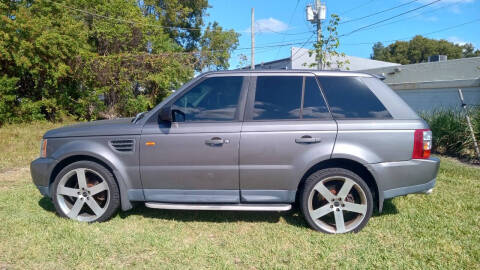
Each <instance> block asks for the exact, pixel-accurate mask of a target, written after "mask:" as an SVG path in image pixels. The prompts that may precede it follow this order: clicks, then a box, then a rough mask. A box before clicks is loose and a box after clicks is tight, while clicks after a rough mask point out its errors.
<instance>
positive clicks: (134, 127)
mask: <svg viewBox="0 0 480 270" xmlns="http://www.w3.org/2000/svg"><path fill="white" fill-rule="evenodd" d="M431 146H432V133H431V131H430V130H429V129H428V125H427V124H426V123H425V122H424V121H423V120H422V119H421V118H420V117H418V115H417V114H416V113H415V112H414V111H413V110H412V109H410V107H409V106H408V105H407V104H406V103H405V102H404V101H403V100H402V99H401V98H400V97H399V96H397V95H396V94H395V93H394V92H393V91H392V90H391V89H390V88H388V86H386V85H385V84H384V83H383V82H381V81H380V80H379V79H378V78H376V77H374V76H372V75H368V74H364V73H353V72H330V71H285V70H283V71H225V72H209V73H205V74H202V75H200V76H198V77H197V78H195V79H193V80H192V81H190V82H189V83H187V84H185V85H184V86H183V87H182V88H180V89H179V90H178V91H176V92H175V93H174V94H172V95H171V96H170V97H168V98H167V99H166V100H164V101H163V102H162V103H160V104H159V105H158V106H156V107H155V108H154V109H152V110H151V111H149V112H146V113H142V114H139V115H137V117H135V118H133V119H132V118H128V119H117V120H104V121H95V122H90V123H84V124H79V125H74V126H69V127H63V128H59V129H55V130H50V131H48V132H47V133H46V134H45V135H44V137H43V140H42V143H41V156H40V158H38V159H36V160H35V161H33V162H32V164H31V172H32V178H33V182H34V183H35V185H36V186H37V187H38V189H39V190H40V192H41V193H42V194H43V195H45V196H47V197H50V198H52V200H53V203H54V205H55V208H56V210H57V212H58V214H59V215H60V216H62V217H68V218H71V219H74V220H79V221H87V222H93V221H105V220H107V219H109V218H110V217H112V216H113V215H114V214H115V213H116V211H117V210H118V208H119V207H121V209H122V210H128V209H130V208H132V204H134V202H143V203H145V205H146V207H150V208H158V209H190V210H192V209H193V210H245V211H287V210H290V208H291V206H292V204H294V203H296V205H298V207H299V208H300V210H301V212H302V213H303V215H304V216H305V219H306V221H307V223H308V224H309V225H310V226H311V227H312V228H313V229H315V230H319V231H322V232H325V233H345V232H358V231H359V230H361V229H362V228H363V227H364V226H365V224H366V223H367V222H368V220H369V218H370V217H371V215H372V211H373V209H374V208H378V211H379V212H381V211H382V206H383V202H384V200H385V199H389V198H392V197H395V196H401V195H406V194H410V193H427V192H429V191H431V189H432V188H433V187H434V185H435V179H436V175H437V171H438V167H439V160H438V159H437V158H432V157H430V149H431Z"/></svg>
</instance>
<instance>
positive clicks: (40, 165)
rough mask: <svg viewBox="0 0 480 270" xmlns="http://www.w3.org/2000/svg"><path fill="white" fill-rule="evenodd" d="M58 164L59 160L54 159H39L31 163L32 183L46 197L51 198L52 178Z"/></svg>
mask: <svg viewBox="0 0 480 270" xmlns="http://www.w3.org/2000/svg"><path fill="white" fill-rule="evenodd" d="M57 163H58V162H57V160H55V159H52V158H37V159H35V160H34V161H32V163H30V173H31V174H32V181H33V183H34V184H35V185H36V186H37V188H38V190H39V191H40V193H41V194H42V195H44V196H47V197H50V192H49V186H50V176H51V175H52V171H53V169H54V168H55V166H56V165H57Z"/></svg>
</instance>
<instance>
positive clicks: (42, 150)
mask: <svg viewBox="0 0 480 270" xmlns="http://www.w3.org/2000/svg"><path fill="white" fill-rule="evenodd" d="M40 157H47V139H42V141H41V142H40Z"/></svg>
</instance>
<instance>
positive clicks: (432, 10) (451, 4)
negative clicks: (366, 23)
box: [372, 2, 458, 29]
mask: <svg viewBox="0 0 480 270" xmlns="http://www.w3.org/2000/svg"><path fill="white" fill-rule="evenodd" d="M457 3H458V2H452V3H450V4H447V5H443V6H440V7H436V8H434V9H430V10H426V11H423V12H420V13H417V14H413V15H412V16H408V17H406V18H402V19H399V20H396V21H393V22H388V23H384V24H380V25H379V26H378V27H376V28H372V29H377V28H380V27H383V26H387V25H390V24H394V23H398V22H403V21H405V20H408V19H410V18H414V17H418V16H420V15H424V14H428V13H432V12H435V11H437V10H439V9H441V8H447V7H450V6H453V5H455V4H457Z"/></svg>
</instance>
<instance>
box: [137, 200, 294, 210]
mask: <svg viewBox="0 0 480 270" xmlns="http://www.w3.org/2000/svg"><path fill="white" fill-rule="evenodd" d="M145 206H146V207H148V208H156V209H174V210H219V211H288V210H290V209H291V208H292V205H291V204H177V203H158V202H147V203H145Z"/></svg>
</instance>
